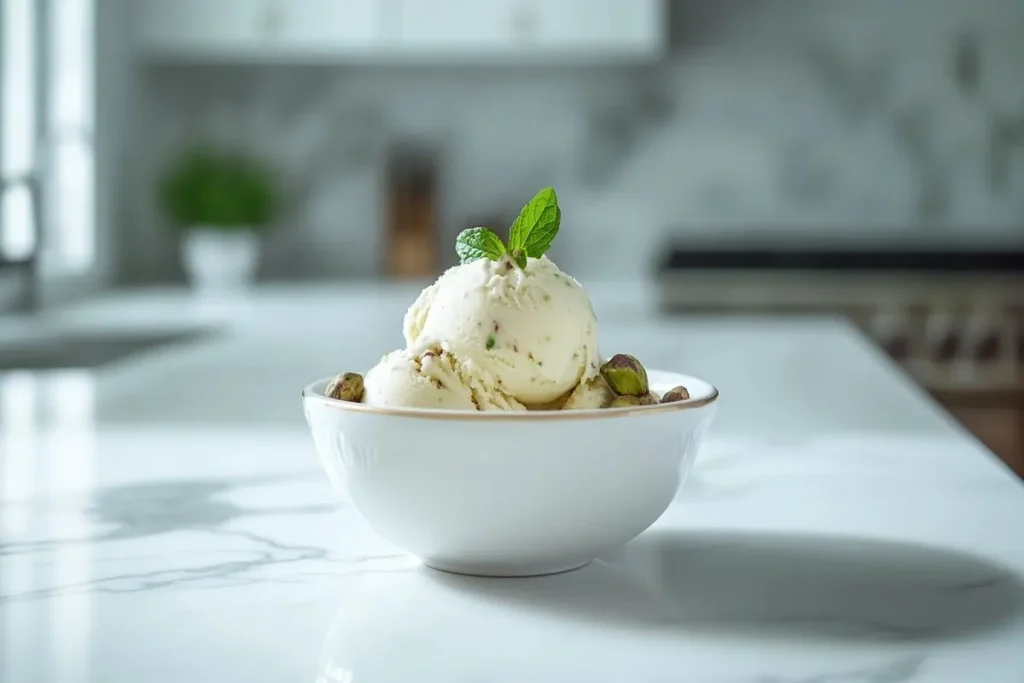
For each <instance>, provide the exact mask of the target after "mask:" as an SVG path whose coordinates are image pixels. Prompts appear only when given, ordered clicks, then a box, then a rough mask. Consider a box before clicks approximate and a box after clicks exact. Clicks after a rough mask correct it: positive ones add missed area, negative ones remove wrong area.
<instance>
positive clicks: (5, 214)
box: [0, 0, 96, 275]
mask: <svg viewBox="0 0 1024 683" xmlns="http://www.w3.org/2000/svg"><path fill="white" fill-rule="evenodd" d="M93 3H94V0H0V261H4V260H6V261H16V260H23V259H26V258H28V257H31V256H33V255H36V252H37V251H38V255H39V256H40V262H41V265H42V267H43V270H44V271H45V272H47V273H52V274H57V275H75V274H81V273H84V272H86V271H88V270H89V269H90V268H91V266H92V265H93V262H94V257H95V248H96V246H95V239H96V234H95V231H96V230H95V229H96V226H95V221H96V219H95V213H94V194H95V187H94V185H95V150H94V141H93V123H94V121H93V110H94V101H93V100H94V85H95V84H94V59H95V57H94V49H93V48H94V46H93V13H94V6H93ZM40 48H42V49H40ZM40 53H42V54H44V55H45V60H43V61H42V63H44V64H45V65H46V68H45V69H43V68H41V63H40V62H39V60H38V59H37V56H38V55H39V54H40ZM40 169H45V173H41V172H40ZM40 225H42V226H43V228H44V229H43V230H41V231H40V230H39V227H40Z"/></svg>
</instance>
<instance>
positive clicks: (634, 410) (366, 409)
mask: <svg viewBox="0 0 1024 683" xmlns="http://www.w3.org/2000/svg"><path fill="white" fill-rule="evenodd" d="M332 378H333V376H332V377H324V378H321V379H318V380H316V381H315V382H312V383H310V384H309V385H307V386H306V388H305V389H303V390H302V398H303V399H311V400H313V401H317V402H319V403H323V404H325V405H328V406H331V407H333V408H337V409H339V410H346V411H350V412H353V413H367V414H371V415H391V416H394V417H414V418H419V419H422V420H462V421H469V420H472V421H481V420H514V421H523V420H526V421H534V420H545V421H547V420H600V419H608V418H612V417H630V416H637V415H658V414H661V413H668V412H673V411H677V410H694V409H696V408H703V407H704V406H707V405H711V404H712V403H714V402H715V401H717V400H718V389H717V388H715V386H714V385H712V384H709V383H708V382H704V381H703V380H700V381H701V382H703V383H704V384H707V385H708V386H709V387H711V393H709V394H708V395H707V396H700V397H697V398H688V399H685V400H683V401H674V402H672V403H657V404H655V405H650V406H628V407H624V408H592V409H583V410H525V411H524V410H501V411H497V410H495V411H470V410H439V409H437V408H391V407H386V406H371V405H366V404H365V403H353V402H351V401H342V400H341V399H338V398H331V397H329V396H326V395H324V394H323V393H321V392H319V391H316V390H315V389H314V387H316V386H317V385H323V386H325V387H326V383H327V382H330V381H331V379H332ZM694 379H697V378H696V377H695V378H694Z"/></svg>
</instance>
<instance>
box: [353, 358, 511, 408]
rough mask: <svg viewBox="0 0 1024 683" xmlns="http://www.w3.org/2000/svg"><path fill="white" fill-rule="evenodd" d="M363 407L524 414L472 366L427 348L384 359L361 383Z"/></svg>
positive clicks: (505, 394) (484, 375) (508, 397)
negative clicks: (500, 411)
mask: <svg viewBox="0 0 1024 683" xmlns="http://www.w3.org/2000/svg"><path fill="white" fill-rule="evenodd" d="M363 403H366V404H369V405H376V406H401V407H406V408H438V409H444V410H524V407H523V405H522V404H521V403H519V402H518V401H516V400H515V399H514V398H512V397H511V396H509V395H508V394H507V393H505V392H503V391H501V390H500V389H498V388H497V387H496V386H495V384H494V382H493V381H491V379H490V378H489V377H488V376H487V375H486V374H485V373H483V372H481V371H480V370H479V369H478V368H475V367H474V366H473V364H472V363H471V362H470V363H463V362H460V361H459V360H458V359H456V358H455V356H453V355H452V354H451V353H447V352H445V351H443V350H441V349H439V348H436V347H435V348H428V349H425V350H423V351H422V352H420V353H414V352H412V351H409V350H407V349H402V350H399V351H394V352H392V353H389V354H388V355H386V356H384V358H382V359H381V361H380V362H379V363H378V364H377V365H375V366H374V367H373V368H372V369H371V370H370V371H369V372H368V373H367V374H366V378H365V380H364V390H363Z"/></svg>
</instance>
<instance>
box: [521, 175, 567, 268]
mask: <svg viewBox="0 0 1024 683" xmlns="http://www.w3.org/2000/svg"><path fill="white" fill-rule="evenodd" d="M561 222H562V210H561V209H559V208H558V197H557V196H555V190H554V188H551V187H545V188H544V189H543V190H541V191H540V192H538V193H537V196H536V197H534V198H533V199H531V200H530V202H529V203H528V204H527V205H526V206H524V207H523V210H522V211H520V212H519V218H516V220H515V222H514V223H513V224H512V229H511V230H509V233H508V247H509V251H511V252H512V254H513V255H515V254H516V253H517V252H519V253H523V252H525V255H526V256H532V257H533V258H540V257H541V256H543V255H544V252H546V251H547V250H548V249H550V248H551V243H552V242H554V241H555V236H556V235H557V234H558V227H559V225H560V224H561ZM525 262H526V259H525V258H524V259H523V263H525Z"/></svg>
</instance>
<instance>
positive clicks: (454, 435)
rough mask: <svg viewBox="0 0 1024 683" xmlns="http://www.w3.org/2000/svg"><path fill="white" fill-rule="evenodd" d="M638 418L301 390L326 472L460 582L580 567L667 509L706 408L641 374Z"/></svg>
mask: <svg viewBox="0 0 1024 683" xmlns="http://www.w3.org/2000/svg"><path fill="white" fill-rule="evenodd" d="M648 374H649V376H650V379H651V388H652V389H653V390H654V391H655V392H656V393H658V394H660V393H661V392H664V391H666V390H668V389H670V388H671V387H674V386H676V385H680V384H681V385H683V386H685V387H686V388H687V389H688V390H689V392H690V398H689V400H686V401H680V402H678V403H668V404H661V405H657V406H646V407H637V408H609V409H604V410H566V411H550V412H543V411H534V412H525V413H523V412H500V413H498V412H483V413H476V412H461V411H446V410H427V409H402V408H380V407H374V406H368V405H364V404H360V403H346V402H344V401H339V400H335V399H331V398H327V397H326V396H325V395H324V390H325V388H326V386H327V382H328V381H329V380H328V379H322V380H320V381H318V382H314V383H313V384H311V385H309V386H308V387H306V389H305V391H303V393H302V395H303V404H304V408H305V413H306V420H307V422H309V426H310V429H311V430H312V432H313V440H314V442H315V443H316V450H317V453H318V454H319V455H320V460H321V462H322V463H323V466H324V469H325V470H327V475H328V476H329V477H330V479H331V481H332V482H333V484H334V485H335V486H336V487H337V488H338V489H339V491H340V492H341V493H342V495H344V496H346V497H348V498H350V499H351V501H352V503H353V504H354V505H355V507H356V508H357V509H358V510H359V512H360V513H361V514H362V515H363V517H365V518H366V520H367V521H368V522H369V523H370V525H371V526H372V527H373V528H374V529H375V530H376V531H377V533H379V534H380V535H381V536H383V537H384V538H385V539H387V540H388V541H390V542H391V543H393V544H394V545H397V546H398V547H400V548H402V549H404V550H407V551H408V552H410V553H413V554H414V555H417V556H418V557H419V558H420V559H422V560H423V562H424V563H425V564H427V565H428V566H430V567H433V568H435V569H441V570H445V571H450V572H457V573H461V574H474V575H481V576H532V575H537V574H551V573H555V572H560V571H566V570H569V569H574V568H576V567H581V566H583V565H585V564H587V563H588V562H589V561H590V560H591V559H593V558H594V557H595V556H596V555H598V554H599V553H601V552H602V551H604V550H607V549H609V548H612V547H614V546H617V545H619V544H622V543H625V542H626V541H629V540H631V539H632V538H634V537H636V536H637V535H638V534H640V533H641V532H642V531H644V530H645V529H646V528H647V527H649V526H650V525H651V524H653V523H654V521H655V520H657V519H658V517H660V516H661V515H662V513H664V512H665V510H666V509H667V508H668V506H669V504H670V503H671V502H672V499H673V498H674V496H675V494H676V491H677V490H678V488H679V486H680V484H681V483H682V481H683V479H684V478H685V477H686V475H687V473H688V472H689V470H690V468H691V467H692V465H693V461H694V458H695V456H696V454H697V449H698V447H699V445H700V442H701V440H702V437H703V436H704V433H705V431H706V430H707V428H708V426H709V425H710V423H711V420H712V418H713V417H714V413H715V410H716V408H717V404H716V399H717V398H718V391H717V390H716V389H715V388H714V387H713V386H711V385H710V384H708V383H707V382H704V381H702V380H699V379H696V378H694V377H688V376H685V375H679V374H675V373H669V372H660V371H650V372H649V373H648Z"/></svg>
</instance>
